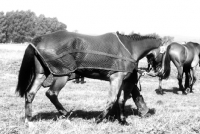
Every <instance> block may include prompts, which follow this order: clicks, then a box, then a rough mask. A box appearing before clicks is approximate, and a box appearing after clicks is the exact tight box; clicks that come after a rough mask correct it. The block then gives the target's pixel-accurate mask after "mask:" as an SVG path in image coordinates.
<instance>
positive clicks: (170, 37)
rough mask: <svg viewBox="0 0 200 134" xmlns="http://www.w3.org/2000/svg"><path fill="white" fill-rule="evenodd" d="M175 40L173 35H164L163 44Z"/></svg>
mask: <svg viewBox="0 0 200 134" xmlns="http://www.w3.org/2000/svg"><path fill="white" fill-rule="evenodd" d="M173 41H174V37H172V36H164V37H162V44H163V45H164V46H166V45H169V44H170V43H172V42H173Z"/></svg>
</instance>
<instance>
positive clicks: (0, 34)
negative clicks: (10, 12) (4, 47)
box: [0, 12, 8, 43]
mask: <svg viewBox="0 0 200 134" xmlns="http://www.w3.org/2000/svg"><path fill="white" fill-rule="evenodd" d="M7 27H8V22H7V19H6V17H5V15H4V13H3V12H0V43H5V42H6V34H7Z"/></svg>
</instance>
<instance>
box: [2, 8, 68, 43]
mask: <svg viewBox="0 0 200 134" xmlns="http://www.w3.org/2000/svg"><path fill="white" fill-rule="evenodd" d="M66 28H67V26H66V25H65V24H64V23H62V22H59V21H58V19H57V18H49V17H45V16H44V15H39V16H36V14H35V13H34V12H32V11H30V10H28V11H10V12H6V13H4V12H0V43H10V42H15V43H23V42H27V41H31V39H32V38H34V37H36V36H39V35H43V34H48V33H52V32H55V31H58V30H64V29H66Z"/></svg>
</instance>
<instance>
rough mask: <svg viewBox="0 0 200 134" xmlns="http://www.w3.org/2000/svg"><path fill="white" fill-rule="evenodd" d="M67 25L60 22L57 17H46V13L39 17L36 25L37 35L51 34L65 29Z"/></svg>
mask: <svg viewBox="0 0 200 134" xmlns="http://www.w3.org/2000/svg"><path fill="white" fill-rule="evenodd" d="M66 28H67V26H66V25H65V24H64V23H62V22H59V21H58V20H57V18H46V17H45V16H44V15H40V16H39V17H38V18H37V24H36V27H35V32H36V36H39V35H43V34H49V33H52V32H55V31H58V30H64V29H66Z"/></svg>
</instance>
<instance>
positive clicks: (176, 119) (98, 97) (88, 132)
mask: <svg viewBox="0 0 200 134" xmlns="http://www.w3.org/2000/svg"><path fill="white" fill-rule="evenodd" d="M23 53H24V50H23V49H19V50H16V49H5V48H1V49H0V83H1V84H0V133H3V134H4V133H20V134H21V133H22V134H27V133H33V134H43V133H45V134H51V133H52V134H110V133H112V134H120V133H121V134H130V133H131V134H138V133H141V134H143V133H156V134H165V133H172V134H180V133H183V134H188V133H200V91H199V87H200V84H199V78H200V71H199V69H198V71H197V76H198V79H197V82H196V84H195V86H194V89H195V90H194V92H195V93H194V94H188V95H187V96H184V95H182V94H181V92H180V91H177V87H178V82H177V79H176V74H177V73H176V69H175V68H174V67H173V66H172V72H171V75H170V78H169V79H168V80H164V81H163V88H164V92H165V94H164V95H158V94H156V92H155V90H156V89H157V87H158V78H152V77H148V76H144V77H142V78H141V85H142V91H141V93H142V95H143V96H144V99H145V102H146V103H147V105H148V107H149V108H155V109H156V113H155V114H154V115H153V116H151V117H149V118H140V117H138V116H136V115H135V114H134V112H135V109H136V107H135V104H134V103H133V101H132V100H131V99H130V100H128V101H127V103H126V113H125V114H126V116H127V121H128V122H129V125H128V126H122V125H120V124H119V123H118V122H117V121H114V122H102V123H99V124H96V123H95V121H94V119H95V117H97V116H98V115H99V114H100V113H101V111H102V110H103V109H104V107H105V104H106V100H107V96H108V92H107V91H108V89H109V83H108V82H105V81H100V80H93V79H86V83H85V84H74V83H73V82H71V81H70V82H68V83H67V84H66V86H65V87H64V89H62V91H61V92H60V95H59V100H60V101H61V103H62V104H63V106H64V107H65V108H66V109H67V110H68V111H72V112H71V113H70V116H69V117H68V118H61V117H60V116H59V114H58V112H57V110H56V108H55V107H54V106H53V104H51V102H50V101H49V99H48V98H47V97H46V96H45V92H46V90H47V89H46V88H41V89H40V90H39V91H38V93H37V95H36V97H35V99H34V101H33V118H34V120H33V125H34V126H33V127H30V128H28V127H26V125H25V124H24V98H20V97H18V95H16V94H15V87H16V83H17V74H18V70H19V67H20V64H21V59H22V57H23ZM139 65H140V67H146V66H147V63H146V60H145V59H143V60H141V62H140V64H139Z"/></svg>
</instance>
